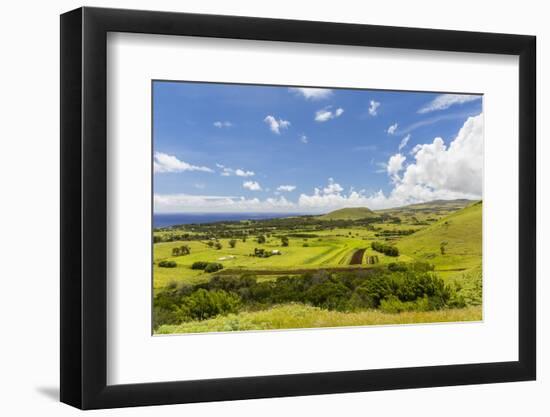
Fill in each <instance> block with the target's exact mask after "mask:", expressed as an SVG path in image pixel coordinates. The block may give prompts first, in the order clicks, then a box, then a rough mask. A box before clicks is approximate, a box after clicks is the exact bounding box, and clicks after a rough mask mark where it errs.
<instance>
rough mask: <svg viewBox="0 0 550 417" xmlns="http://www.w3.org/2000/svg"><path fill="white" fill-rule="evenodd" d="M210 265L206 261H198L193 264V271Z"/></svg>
mask: <svg viewBox="0 0 550 417" xmlns="http://www.w3.org/2000/svg"><path fill="white" fill-rule="evenodd" d="M207 265H208V262H204V261H197V262H193V265H191V269H204V268H206V266H207Z"/></svg>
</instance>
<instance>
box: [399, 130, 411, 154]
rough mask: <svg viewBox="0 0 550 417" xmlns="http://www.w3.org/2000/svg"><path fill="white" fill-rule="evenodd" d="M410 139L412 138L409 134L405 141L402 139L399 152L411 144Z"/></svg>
mask: <svg viewBox="0 0 550 417" xmlns="http://www.w3.org/2000/svg"><path fill="white" fill-rule="evenodd" d="M410 138H411V135H410V134H408V135H407V136H405V137H404V138H403V139H401V143H399V148H398V150H399V151H400V150H401V149H403V148H404V147H405V146H407V143H409V140H410Z"/></svg>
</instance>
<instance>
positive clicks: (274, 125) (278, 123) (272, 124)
mask: <svg viewBox="0 0 550 417" xmlns="http://www.w3.org/2000/svg"><path fill="white" fill-rule="evenodd" d="M264 122H265V123H267V124H268V125H269V128H270V129H271V131H272V132H273V133H276V134H278V135H279V134H280V133H281V129H288V127H289V126H290V122H289V121H288V120H283V119H279V120H277V118H276V117H274V116H272V115H267V116H266V117H265V119H264Z"/></svg>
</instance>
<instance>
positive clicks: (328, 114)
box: [315, 106, 344, 122]
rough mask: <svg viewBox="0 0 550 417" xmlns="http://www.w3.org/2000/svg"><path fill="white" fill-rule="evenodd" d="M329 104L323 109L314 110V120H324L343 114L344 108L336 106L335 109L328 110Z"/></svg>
mask: <svg viewBox="0 0 550 417" xmlns="http://www.w3.org/2000/svg"><path fill="white" fill-rule="evenodd" d="M330 109H331V106H328V107H325V108H324V109H321V110H318V111H317V112H315V121H316V122H326V121H328V120H330V119H335V118H337V117H340V116H341V115H342V114H344V109H343V108H341V107H338V108H337V109H336V110H335V111H332V110H330Z"/></svg>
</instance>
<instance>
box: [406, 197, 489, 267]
mask: <svg viewBox="0 0 550 417" xmlns="http://www.w3.org/2000/svg"><path fill="white" fill-rule="evenodd" d="M482 210H483V204H482V202H481V201H480V202H478V203H474V204H472V205H470V206H468V207H466V208H464V209H462V210H459V211H456V212H454V213H452V214H450V215H449V216H446V217H444V218H442V219H440V220H438V221H437V222H435V223H434V224H432V225H430V226H428V227H426V228H424V229H422V230H419V231H418V232H416V233H414V234H412V235H410V236H406V237H404V238H403V239H401V240H400V241H399V242H397V243H396V246H397V247H398V248H399V250H400V252H401V253H402V254H406V255H409V256H410V257H412V258H414V259H417V260H419V261H426V262H429V263H431V264H434V265H435V267H436V270H437V271H440V272H448V273H454V272H464V271H469V270H475V269H480V267H481V255H482V253H481V252H482Z"/></svg>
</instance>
